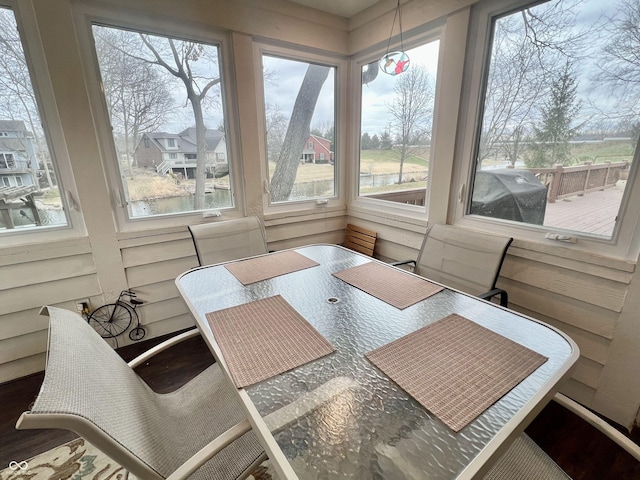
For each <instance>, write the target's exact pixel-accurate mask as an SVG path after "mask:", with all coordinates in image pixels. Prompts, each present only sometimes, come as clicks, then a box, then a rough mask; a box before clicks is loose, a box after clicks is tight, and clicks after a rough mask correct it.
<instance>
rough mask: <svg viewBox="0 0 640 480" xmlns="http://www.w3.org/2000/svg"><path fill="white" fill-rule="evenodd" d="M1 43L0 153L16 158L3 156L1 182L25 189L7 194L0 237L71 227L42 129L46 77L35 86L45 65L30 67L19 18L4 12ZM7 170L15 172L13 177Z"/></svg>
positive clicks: (1, 10) (0, 11)
mask: <svg viewBox="0 0 640 480" xmlns="http://www.w3.org/2000/svg"><path fill="white" fill-rule="evenodd" d="M0 39H1V42H0V85H1V86H2V88H0V150H3V151H4V152H12V153H3V154H0V178H1V179H2V181H1V185H2V187H9V186H14V187H20V188H19V189H16V190H14V191H11V192H7V193H6V194H5V195H6V203H7V204H8V205H9V207H10V208H9V209H8V210H7V212H8V214H6V215H5V214H3V215H0V234H1V235H5V234H6V235H9V234H17V233H22V232H30V233H31V232H48V231H50V230H51V227H67V226H69V225H70V218H69V213H67V212H69V209H68V208H66V198H65V197H66V195H61V194H60V191H61V189H62V187H61V185H60V184H59V180H58V179H60V178H61V175H60V173H59V172H58V166H57V163H56V159H55V158H54V156H53V150H52V149H51V148H50V143H49V142H50V138H49V135H48V133H49V132H48V131H47V130H45V127H47V128H48V127H50V125H43V122H42V120H41V117H40V114H41V112H40V104H39V100H40V97H39V89H42V88H46V87H47V86H48V85H45V83H43V82H44V78H43V76H42V75H41V77H40V83H39V84H36V83H35V82H34V80H33V78H32V68H34V69H35V68H36V67H38V68H40V65H33V66H31V65H29V64H28V62H27V56H26V55H25V50H24V47H23V43H22V42H23V40H25V39H23V38H21V36H20V33H19V30H18V24H17V21H16V17H15V15H14V12H13V11H12V10H10V9H8V8H4V7H0ZM29 57H30V58H32V59H33V61H34V63H36V62H38V61H40V60H41V54H40V52H39V51H32V52H30V55H29ZM38 71H39V72H40V73H42V70H38ZM36 85H37V86H38V89H37V88H36ZM47 105H48V106H50V104H47ZM2 169H12V170H14V171H13V172H11V173H12V174H11V175H9V174H8V172H6V171H4V172H2ZM16 170H19V171H16ZM64 178H65V180H67V179H68V177H64ZM69 183H71V182H69ZM12 184H13V185H12ZM15 238H16V240H15V241H16V242H18V241H20V239H18V237H15ZM49 238H50V237H49ZM4 242H5V240H3V243H4Z"/></svg>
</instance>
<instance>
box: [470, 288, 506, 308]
mask: <svg viewBox="0 0 640 480" xmlns="http://www.w3.org/2000/svg"><path fill="white" fill-rule="evenodd" d="M496 295H500V305H501V306H503V307H506V306H507V304H508V303H509V294H507V292H506V291H504V290H502V289H501V288H494V289H493V290H489V291H488V292H486V293H483V294H481V295H478V298H482V299H484V300H490V299H492V298H493V297H495V296H496Z"/></svg>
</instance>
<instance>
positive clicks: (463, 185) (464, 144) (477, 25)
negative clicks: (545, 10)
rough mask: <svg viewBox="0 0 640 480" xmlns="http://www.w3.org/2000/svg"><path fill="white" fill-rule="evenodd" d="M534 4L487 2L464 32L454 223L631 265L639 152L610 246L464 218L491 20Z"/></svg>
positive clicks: (636, 237) (635, 250) (636, 246)
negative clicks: (469, 42)
mask: <svg viewBox="0 0 640 480" xmlns="http://www.w3.org/2000/svg"><path fill="white" fill-rule="evenodd" d="M536 3H540V2H539V1H530V0H529V1H524V0H510V1H507V2H505V1H504V0H490V1H486V2H483V3H480V4H476V5H475V6H474V9H473V13H472V17H471V22H470V27H469V38H472V39H474V43H473V44H472V45H471V46H470V48H469V49H468V51H467V58H466V60H465V73H464V79H463V82H464V83H463V89H462V103H461V109H460V122H459V128H458V132H457V144H458V145H459V146H460V148H459V149H458V154H457V156H456V161H455V165H456V167H457V168H456V171H455V175H454V179H453V185H455V186H456V188H454V192H456V193H455V195H453V194H452V198H451V204H452V210H453V222H455V223H456V224H458V225H461V226H465V227H469V228H474V229H479V230H485V231H489V232H495V233H500V234H503V235H510V236H513V237H515V238H518V239H522V240H527V241H531V242H534V243H541V244H545V245H549V246H557V247H559V248H565V249H569V250H576V251H584V252H589V253H596V254H599V255H606V256H612V257H618V258H625V259H633V260H636V259H637V257H638V254H639V253H640V232H638V226H639V225H640V209H633V208H629V205H638V204H640V203H639V202H640V182H639V181H638V163H640V148H636V152H635V157H634V162H633V165H632V168H631V171H630V172H629V180H628V181H627V187H626V188H627V191H626V192H625V197H624V198H623V201H622V205H621V209H620V216H621V219H620V220H619V221H618V222H617V225H616V228H615V230H614V233H613V236H612V238H611V239H610V240H607V239H601V238H596V237H594V236H591V235H589V234H586V233H579V232H575V231H570V233H569V234H570V235H571V236H573V237H575V238H576V239H577V242H576V243H575V244H570V243H565V242H557V241H553V240H547V239H545V234H546V233H547V232H558V231H562V230H561V229H558V228H550V227H543V226H536V225H531V224H522V223H519V222H510V221H506V220H499V219H492V218H488V217H481V216H478V215H467V214H466V209H467V205H468V203H469V202H470V198H471V193H472V188H471V186H472V178H473V168H474V165H475V159H474V158H473V157H474V155H473V153H474V151H475V145H476V143H477V135H478V129H477V125H478V124H479V122H481V107H482V105H481V102H480V99H481V98H482V93H483V92H482V88H483V83H484V75H485V71H486V69H487V68H488V62H489V56H490V51H489V42H490V37H491V35H490V33H491V31H490V30H491V20H492V18H493V17H494V16H496V15H500V14H506V13H508V12H510V11H513V10H517V9H519V8H522V7H524V6H526V5H533V4H536Z"/></svg>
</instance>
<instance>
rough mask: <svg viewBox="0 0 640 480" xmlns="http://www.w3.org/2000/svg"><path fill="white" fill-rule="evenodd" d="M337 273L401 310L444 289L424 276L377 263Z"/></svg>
mask: <svg viewBox="0 0 640 480" xmlns="http://www.w3.org/2000/svg"><path fill="white" fill-rule="evenodd" d="M333 275H334V276H336V277H338V278H339V279H340V280H343V281H345V282H347V283H348V284H349V285H352V286H354V287H356V288H358V289H360V290H362V291H365V292H367V293H368V294H369V295H373V296H374V297H376V298H379V299H380V300H382V301H383V302H387V303H388V304H390V305H393V306H394V307H397V308H399V309H401V310H402V309H404V308H407V307H410V306H411V305H413V304H414V303H418V302H421V301H422V300H424V299H425V298H428V297H430V296H431V295H434V294H436V293H438V292H439V291H441V290H442V287H441V286H440V285H436V284H434V283H431V282H430V281H428V280H426V279H424V278H420V277H417V276H414V275H410V274H408V273H405V272H403V271H402V270H398V269H397V268H392V267H390V266H387V265H384V264H381V263H377V262H369V263H365V264H363V265H358V266H357V267H352V268H347V269H346V270H341V271H339V272H335V273H334V274H333Z"/></svg>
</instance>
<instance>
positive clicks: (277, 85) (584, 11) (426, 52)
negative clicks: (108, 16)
mask: <svg viewBox="0 0 640 480" xmlns="http://www.w3.org/2000/svg"><path fill="white" fill-rule="evenodd" d="M617 3H618V2H616V1H612V0H584V1H582V2H581V3H579V4H578V6H577V7H576V13H577V17H576V27H575V28H576V29H578V30H579V29H585V28H586V27H587V26H588V25H591V24H593V23H594V22H595V21H596V20H598V19H601V20H603V19H606V17H610V16H613V15H615V13H616V11H617ZM536 8H544V5H543V6H540V7H536ZM598 35H599V34H598V33H597V32H592V33H590V34H589V36H588V37H587V38H588V42H587V45H597V44H598V43H599V42H598V41H597V37H598ZM604 38H605V39H606V37H604ZM214 48H215V47H214ZM438 49H439V41H437V40H436V41H432V42H430V43H428V44H425V45H422V46H419V47H416V48H411V49H407V50H406V53H407V54H408V55H409V57H410V66H409V68H410V69H411V68H415V66H417V65H422V66H424V67H425V68H426V69H427V71H428V72H429V73H430V74H431V76H432V78H433V80H434V84H435V79H436V75H437V63H438ZM596 61H597V56H596V55H595V54H593V53H591V54H589V55H587V56H586V57H585V58H584V59H581V60H580V62H579V63H578V65H577V72H578V75H579V78H578V80H579V82H578V85H579V87H578V88H579V91H580V94H581V96H583V97H584V98H586V97H587V96H589V97H590V98H591V99H592V100H593V101H594V102H595V103H596V104H599V105H601V106H604V107H606V108H609V109H610V108H611V107H612V101H611V99H610V95H609V94H610V92H609V91H608V90H607V89H603V88H601V86H598V85H597V83H594V82H593V81H592V77H593V74H594V72H595V71H596ZM263 63H264V68H265V70H267V71H269V72H271V73H272V75H271V77H270V80H269V81H267V82H266V84H265V100H266V102H267V103H268V104H270V105H277V106H278V108H279V110H280V112H282V113H283V114H285V115H287V116H289V115H290V112H291V110H292V109H293V105H294V102H295V100H296V96H297V94H298V91H299V88H300V85H301V83H302V79H303V77H304V74H305V72H306V69H307V66H308V63H306V62H304V61H295V60H289V59H283V58H278V57H274V56H264V57H263ZM398 78H400V77H399V76H392V75H388V74H386V73H384V72H382V71H380V72H379V74H378V76H377V78H376V79H375V80H374V81H373V82H370V83H369V84H366V85H363V87H362V128H361V131H362V132H368V133H369V134H370V135H374V134H378V135H379V134H380V133H382V132H383V131H385V130H387V129H388V128H389V124H390V122H391V121H392V117H391V114H390V113H389V111H388V106H389V105H390V104H391V103H392V102H393V101H394V93H393V89H394V84H395V82H396V81H397V80H398ZM334 87H335V71H333V72H332V73H330V75H329V77H328V79H327V81H326V82H325V84H324V86H323V89H322V92H321V94H320V98H319V101H318V103H317V105H316V110H315V113H314V117H313V120H312V124H311V126H312V128H314V127H318V126H323V127H324V126H326V125H330V124H333V123H334ZM176 93H177V95H176V99H177V100H179V102H180V104H181V105H184V94H183V92H176ZM183 110H185V112H186V111H188V110H190V105H188V104H187V105H185V108H184V109H183ZM209 112H211V113H212V114H211V115H210V116H208V117H207V120H206V123H207V126H208V127H209V128H216V127H217V126H218V125H219V124H220V123H221V121H222V115H221V112H220V111H219V108H217V109H209ZM593 112H594V110H593V109H592V108H591V107H590V105H589V102H583V109H582V113H583V116H584V117H585V118H587V117H589V116H592V115H593ZM189 117H190V118H192V116H191V115H189ZM187 123H189V120H188V119H187V118H185V116H182V115H177V116H176V117H175V118H174V121H173V122H172V124H171V125H167V129H168V130H169V131H173V130H177V129H179V128H181V127H182V126H183V125H186V124H187Z"/></svg>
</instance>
